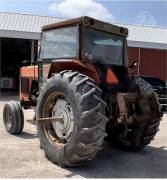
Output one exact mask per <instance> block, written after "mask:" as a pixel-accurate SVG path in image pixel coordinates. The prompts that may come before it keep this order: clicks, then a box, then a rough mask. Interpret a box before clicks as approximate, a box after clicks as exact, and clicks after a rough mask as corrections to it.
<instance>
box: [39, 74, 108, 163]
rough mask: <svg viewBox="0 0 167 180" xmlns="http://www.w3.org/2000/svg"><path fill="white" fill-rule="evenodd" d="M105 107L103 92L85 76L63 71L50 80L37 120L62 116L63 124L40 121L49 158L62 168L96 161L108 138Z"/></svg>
mask: <svg viewBox="0 0 167 180" xmlns="http://www.w3.org/2000/svg"><path fill="white" fill-rule="evenodd" d="M105 106H106V103H105V102H104V101H103V100H102V99H101V90H100V89H99V88H98V87H97V86H96V85H95V82H94V81H93V80H92V79H90V78H89V77H87V76H85V75H83V74H80V73H78V72H74V71H63V72H60V73H59V74H55V75H54V76H53V77H51V78H50V79H48V81H47V82H46V83H45V85H44V87H43V88H42V90H41V93H40V96H39V101H38V104H37V110H36V115H37V120H38V119H39V118H43V117H53V116H60V117H63V122H46V121H38V128H37V129H38V135H39V139H40V143H41V146H42V148H43V150H44V152H45V155H46V157H48V159H50V160H51V161H52V162H55V163H58V164H59V165H61V166H77V165H80V164H82V163H85V162H87V161H88V160H91V159H93V158H95V155H96V154H97V152H98V151H99V150H100V149H101V148H102V144H103V139H104V137H105V136H106V133H105V128H106V122H107V120H108V118H107V117H106V116H105V115H104V114H105ZM62 123H63V124H62ZM67 124H69V125H67ZM62 127H63V128H62Z"/></svg>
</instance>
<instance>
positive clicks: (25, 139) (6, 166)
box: [0, 96, 167, 178]
mask: <svg viewBox="0 0 167 180" xmlns="http://www.w3.org/2000/svg"><path fill="white" fill-rule="evenodd" d="M11 99H12V100H17V97H16V96H11V97H10V96H8V97H1V98H0V178H63V177H73V178H167V133H166V132H167V114H165V115H164V116H163V120H162V121H161V126H160V131H159V132H158V134H157V136H156V137H155V140H154V141H153V142H152V143H151V144H150V145H149V146H147V147H146V148H145V149H144V150H141V151H139V152H137V153H130V152H125V151H121V150H117V149H114V148H112V147H109V146H108V145H107V144H106V145H105V147H104V149H103V150H102V151H101V152H100V153H99V154H98V155H97V158H96V159H95V160H93V161H91V162H90V163H89V164H88V165H86V166H82V167H73V168H66V169H63V168H61V167H58V166H57V165H56V164H53V163H51V162H50V161H48V160H47V159H46V158H45V156H44V153H43V151H42V150H41V149H40V148H39V141H38V138H37V136H36V127H35V126H33V125H31V124H28V123H25V126H24V130H23V133H22V134H21V135H19V136H12V135H9V134H8V133H6V131H5V129H4V126H3V122H2V111H3V106H4V104H5V102H6V101H8V100H11ZM24 113H25V120H27V119H31V118H32V116H33V111H30V110H26V111H24Z"/></svg>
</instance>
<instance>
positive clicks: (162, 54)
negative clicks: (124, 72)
mask: <svg viewBox="0 0 167 180" xmlns="http://www.w3.org/2000/svg"><path fill="white" fill-rule="evenodd" d="M128 57H129V64H131V63H132V62H133V61H135V60H136V61H139V62H140V63H139V74H140V75H145V76H153V77H158V78H160V79H162V80H164V81H165V82H167V50H158V49H144V48H140V49H139V48H132V47H129V48H128ZM131 72H132V73H133V74H137V73H138V69H137V67H136V68H135V69H133V70H132V71H131Z"/></svg>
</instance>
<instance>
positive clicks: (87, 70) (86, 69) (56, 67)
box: [48, 60, 100, 85]
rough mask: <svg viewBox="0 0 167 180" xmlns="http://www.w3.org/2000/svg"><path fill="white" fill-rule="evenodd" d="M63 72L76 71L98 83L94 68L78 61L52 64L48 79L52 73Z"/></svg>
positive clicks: (97, 75)
mask: <svg viewBox="0 0 167 180" xmlns="http://www.w3.org/2000/svg"><path fill="white" fill-rule="evenodd" d="M63 70H74V71H78V72H80V73H82V74H85V75H87V76H88V77H90V78H92V79H93V80H94V81H95V82H96V84H97V85H99V83H100V76H99V74H98V72H97V70H96V68H95V66H94V65H93V64H90V63H82V62H81V61H78V60H64V61H63V60H61V62H54V63H52V64H51V66H50V70H49V74H48V78H50V77H51V76H52V75H53V74H54V73H59V72H61V71H63Z"/></svg>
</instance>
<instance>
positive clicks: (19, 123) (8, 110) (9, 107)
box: [3, 101, 24, 134]
mask: <svg viewBox="0 0 167 180" xmlns="http://www.w3.org/2000/svg"><path fill="white" fill-rule="evenodd" d="M3 122H4V125H5V129H6V131H7V132H8V133H9V134H20V133H21V132H22V130H23V126H24V115H23V110H22V108H21V106H20V104H19V103H18V102H16V101H10V102H8V103H6V104H5V106H4V109H3Z"/></svg>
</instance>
